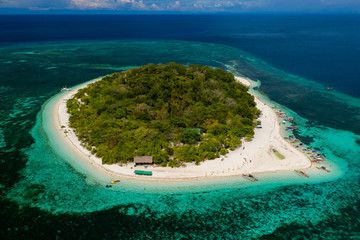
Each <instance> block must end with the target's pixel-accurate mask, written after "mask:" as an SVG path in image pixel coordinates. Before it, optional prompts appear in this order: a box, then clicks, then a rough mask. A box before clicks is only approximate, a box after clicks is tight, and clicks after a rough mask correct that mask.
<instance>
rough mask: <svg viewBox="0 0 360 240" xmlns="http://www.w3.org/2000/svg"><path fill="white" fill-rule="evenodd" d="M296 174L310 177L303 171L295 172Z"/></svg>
mask: <svg viewBox="0 0 360 240" xmlns="http://www.w3.org/2000/svg"><path fill="white" fill-rule="evenodd" d="M295 172H296V173H298V174H300V175H302V176H304V177H310V176H309V175H307V174H306V173H305V172H304V171H301V170H295Z"/></svg>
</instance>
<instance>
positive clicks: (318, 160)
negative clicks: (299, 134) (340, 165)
mask: <svg viewBox="0 0 360 240" xmlns="http://www.w3.org/2000/svg"><path fill="white" fill-rule="evenodd" d="M311 162H315V163H317V162H325V159H314V160H311Z"/></svg>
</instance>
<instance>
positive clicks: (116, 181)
mask: <svg viewBox="0 0 360 240" xmlns="http://www.w3.org/2000/svg"><path fill="white" fill-rule="evenodd" d="M118 182H120V180H115V181H111V182H110V183H118Z"/></svg>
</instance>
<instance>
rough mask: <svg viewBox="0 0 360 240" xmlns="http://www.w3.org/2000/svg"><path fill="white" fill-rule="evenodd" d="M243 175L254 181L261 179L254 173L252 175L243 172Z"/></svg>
mask: <svg viewBox="0 0 360 240" xmlns="http://www.w3.org/2000/svg"><path fill="white" fill-rule="evenodd" d="M243 177H244V178H247V179H249V180H250V181H253V182H256V181H259V179H257V178H256V177H254V175H251V174H243Z"/></svg>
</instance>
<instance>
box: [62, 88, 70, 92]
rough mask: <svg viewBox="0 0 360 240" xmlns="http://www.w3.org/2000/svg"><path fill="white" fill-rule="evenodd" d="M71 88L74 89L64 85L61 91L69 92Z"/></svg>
mask: <svg viewBox="0 0 360 240" xmlns="http://www.w3.org/2000/svg"><path fill="white" fill-rule="evenodd" d="M71 90H72V89H71V88H67V87H63V88H62V89H61V92H68V91H71Z"/></svg>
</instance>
